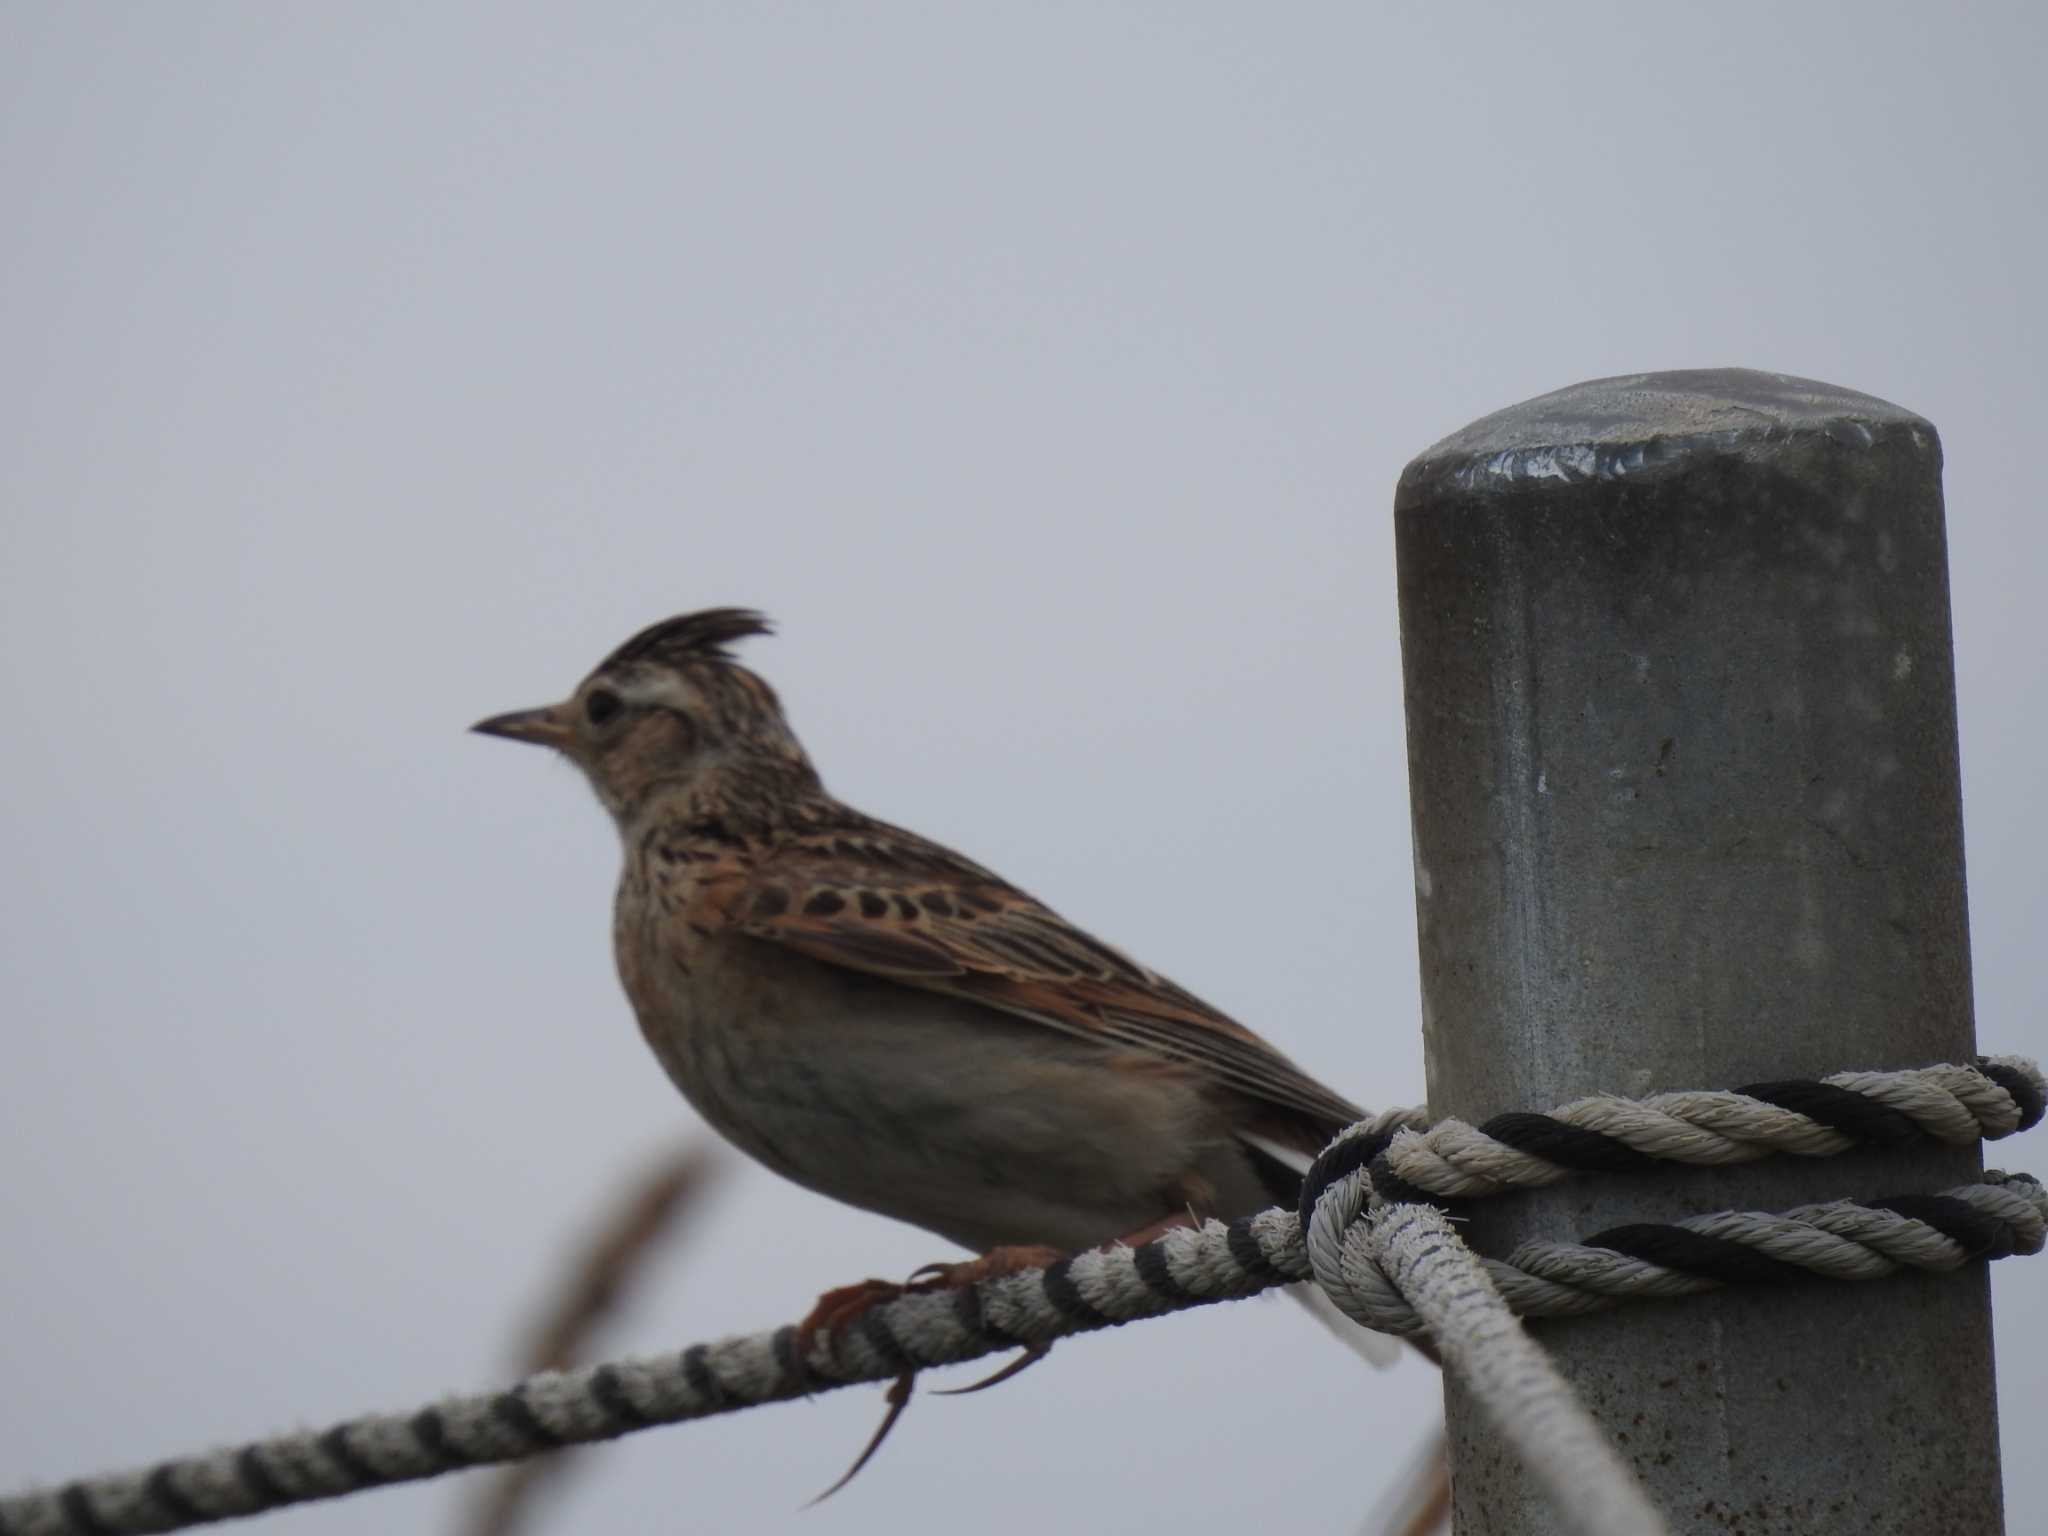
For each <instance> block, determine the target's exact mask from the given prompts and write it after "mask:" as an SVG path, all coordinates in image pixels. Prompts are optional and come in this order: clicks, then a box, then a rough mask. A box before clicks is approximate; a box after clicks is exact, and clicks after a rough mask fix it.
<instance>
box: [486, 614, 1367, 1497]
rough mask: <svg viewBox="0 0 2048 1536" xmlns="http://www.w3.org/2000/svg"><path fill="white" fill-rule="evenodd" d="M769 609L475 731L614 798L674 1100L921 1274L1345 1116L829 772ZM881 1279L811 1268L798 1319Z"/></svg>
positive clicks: (1130, 1231) (623, 878) (624, 873)
mask: <svg viewBox="0 0 2048 1536" xmlns="http://www.w3.org/2000/svg"><path fill="white" fill-rule="evenodd" d="M771 633H773V628H772V626H771V624H770V622H769V621H768V619H767V618H766V617H765V616H764V615H763V614H761V613H759V612H757V611H755V610H753V609H749V608H711V609H706V610H703V611H700V612H694V613H687V614H682V615H679V616H677V617H674V618H670V619H664V620H662V621H661V622H659V623H656V624H653V625H650V626H648V627H647V628H645V629H642V630H640V631H639V632H638V633H637V634H635V635H633V636H632V637H631V638H630V639H628V640H627V641H626V642H625V643H624V644H622V645H620V646H619V647H618V648H617V649H616V650H614V651H612V652H611V654H610V655H608V656H606V657H605V658H604V660H603V661H601V662H599V663H598V665H597V666H596V667H595V668H594V669H593V670H592V671H591V672H590V673H589V675H588V676H586V677H585V678H584V679H583V681H582V682H581V683H580V684H578V685H577V687H576V689H575V691H574V692H573V693H571V694H570V695H569V697H568V698H566V699H564V700H562V701H561V702H559V703H556V704H552V705H547V706H544V707H541V708H535V709H524V710H517V711H514V712H512V713H509V714H500V715H494V716H492V717H490V718H489V719H486V720H482V721H479V722H478V723H477V724H476V725H475V726H474V727H472V729H474V730H476V731H478V732H481V733H483V734H484V735H487V736H494V737H502V738H505V739H508V740H512V741H519V742H527V743H532V744H535V745H539V746H544V747H548V748H551V749H552V750H554V751H555V752H557V753H559V754H560V755H561V756H563V757H565V758H567V759H568V760H569V761H570V762H571V763H573V764H575V766H576V767H577V768H579V769H580V770H582V772H583V774H584V776H585V777H586V778H587V779H588V781H589V783H590V786H591V788H592V789H593V790H594V791H595V792H596V794H597V798H598V800H599V801H600V802H601V803H602V805H603V806H604V808H605V810H606V811H608V812H609V813H610V815H611V818H612V820H613V822H614V823H615V824H616V826H617V829H618V832H619V836H620V840H621V844H622V848H623V866H622V869H621V873H620V877H619V884H618V890H617V895H616V899H615V901H614V904H613V921H612V940H613V950H614V955H615V958H616V961H617V965H618V972H619V977H620V980H621V982H622V984H623V986H624V989H625V993H626V996H627V998H628V1000H629V1001H630V1003H631V1005H632V1009H633V1013H634V1015H635V1017H636V1018H637V1020H638V1022H639V1026H640V1031H641V1033H642V1035H643V1036H644V1037H645V1039H646V1041H647V1044H648V1045H649V1047H650V1048H651V1049H652V1051H653V1053H654V1056H655V1057H656V1059H657V1060H658V1061H659V1062H660V1064H661V1066H662V1067H663V1069H664V1070H665V1071H666V1072H667V1074H668V1076H669V1078H670V1080H671V1081H672V1082H673V1083H674V1085H675V1086H676V1087H677V1088H678V1089H679V1090H681V1092H682V1095H683V1097H684V1098H685V1099H687V1100H688V1101H689V1102H690V1104H691V1105H692V1106H693V1107H694V1108H695V1109H696V1110H697V1112H698V1113H699V1114H700V1115H701V1116H702V1117H703V1118H704V1120H705V1121H707V1122H708V1123H709V1124H710V1125H711V1126H712V1128H713V1129H715V1130H716V1131H717V1132H719V1133H720V1134H721V1135H722V1136H723V1137H724V1138H725V1139H726V1140H728V1141H730V1142H731V1143H733V1144H734V1145H735V1146H736V1147H738V1148H739V1149H740V1150H741V1151H742V1152H744V1153H746V1154H748V1155H749V1156H751V1157H752V1158H753V1159H755V1160H756V1161H758V1162H760V1163H762V1164H764V1165H765V1166H767V1167H768V1168H770V1169H772V1170H773V1171H774V1172H776V1173H778V1174H780V1175H782V1176H783V1177H785V1178H787V1179H790V1180H793V1181H794V1182H796V1183H797V1184H800V1185H803V1186H804V1187H806V1188H808V1189H811V1190H814V1191H816V1192H817V1193H819V1194H822V1195H825V1196H828V1197H830V1198H832V1199H835V1200H839V1201H842V1202H844V1203H846V1204H848V1205H852V1206H856V1207H859V1208H861V1209H863V1210H867V1211H872V1212H876V1213H878V1214H880V1215H883V1216H888V1217H893V1218H895V1219H897V1220H899V1221H904V1222H908V1223H909V1224H911V1225H912V1226H915V1227H919V1228H922V1229H923V1230H925V1231H927V1232H929V1233H932V1234H934V1235H936V1236H938V1237H940V1238H943V1239H946V1240H947V1241H949V1242H952V1243H954V1244H957V1245H959V1246H960V1247H962V1248H965V1249H968V1250H970V1251H971V1252H973V1253H974V1254H976V1255H978V1257H976V1258H974V1259H972V1260H967V1261H963V1262H958V1263H947V1264H939V1265H933V1266H929V1268H928V1270H927V1271H920V1272H919V1275H920V1277H921V1283H922V1284H923V1285H926V1286H946V1287H955V1286H965V1285H969V1284H972V1283H974V1282H975V1281H978V1280H980V1279H983V1278H986V1277H989V1276H992V1275H998V1274H1003V1273H1008V1272H1011V1271H1013V1270H1015V1269H1018V1268H1023V1267H1027V1266H1038V1265H1042V1264H1044V1263H1046V1262H1047V1261H1048V1259H1049V1258H1052V1257H1058V1256H1062V1255H1066V1254H1071V1253H1076V1252H1080V1251H1084V1250H1087V1249H1090V1248H1094V1247H1099V1246H1104V1245H1108V1244H1111V1243H1115V1242H1119V1241H1122V1242H1128V1243H1131V1244H1132V1245H1133V1246H1135V1245H1137V1244H1138V1243H1139V1242H1142V1241H1144V1240H1146V1239H1148V1238H1150V1237H1152V1236H1156V1235H1158V1234H1159V1233H1161V1232H1163V1231H1165V1230H1167V1229H1170V1228H1171V1227H1173V1226H1175V1225H1181V1224H1187V1223H1190V1222H1192V1221H1196V1220H1200V1219H1204V1218H1209V1217H1215V1218H1218V1219H1222V1220H1234V1219H1236V1218H1238V1217H1242V1216H1248V1215H1252V1214H1255V1213H1256V1212H1258V1211H1261V1210H1264V1209H1265V1208H1267V1207H1268V1206H1271V1205H1274V1204H1287V1205H1290V1206H1291V1205H1292V1203H1293V1202H1294V1200H1295V1199H1296V1198H1297V1196H1298V1194H1299V1190H1300V1185H1301V1178H1302V1174H1303V1171H1304V1170H1305V1169H1306V1168H1307V1166H1308V1162H1309V1159H1310V1158H1312V1157H1313V1156H1314V1154H1315V1153H1316V1152H1318V1151H1319V1150H1320V1149H1321V1148H1322V1147H1323V1146H1324V1145H1325V1144H1326V1143H1327V1142H1328V1141H1329V1140H1330V1139H1331V1137H1332V1136H1333V1135H1334V1134H1335V1133H1336V1132H1337V1131H1338V1130H1340V1129H1342V1128H1343V1127H1345V1126H1347V1125H1350V1124H1351V1123H1352V1122H1354V1121H1356V1120H1358V1119H1360V1118H1361V1117H1362V1114H1363V1112H1362V1111H1361V1110H1360V1109H1359V1108H1358V1107H1357V1106H1356V1105H1354V1104H1352V1103H1351V1102H1350V1101H1349V1100H1347V1099H1345V1098H1344V1097H1342V1096H1341V1095H1339V1094H1338V1093H1336V1092H1334V1091H1332V1090H1331V1089H1329V1088H1326V1087H1324V1086H1323V1085H1322V1084H1321V1083H1320V1082H1318V1081H1317V1080H1316V1079H1315V1078H1313V1077H1311V1076H1310V1075H1309V1074H1308V1073H1306V1072H1305V1071H1303V1070H1302V1069H1301V1068H1300V1067H1298V1066H1296V1065H1295V1064H1294V1063H1293V1062H1292V1061H1291V1060H1289V1059H1288V1058H1287V1057H1286V1056H1284V1055H1283V1054H1281V1052H1280V1051H1278V1050H1277V1049H1275V1048H1274V1047H1273V1046H1272V1045H1270V1044H1268V1043H1267V1042H1266V1041H1265V1040H1263V1039H1261V1038H1260V1037H1259V1036H1258V1035H1257V1034H1255V1033H1253V1032H1252V1031H1251V1030H1250V1029H1248V1028H1246V1027H1245V1026H1244V1025H1242V1024H1240V1023H1238V1022H1237V1021H1236V1020H1234V1019H1232V1018H1230V1017H1228V1016H1227V1015H1225V1014H1224V1013H1222V1012H1221V1011H1219V1010H1218V1009H1216V1008H1214V1007H1212V1006H1210V1005H1209V1004H1207V1003H1205V1002H1203V1001H1201V1000H1200V999H1199V998H1197V997H1196V996H1194V995H1193V994H1192V993H1190V992H1188V991H1186V990H1184V989H1183V988H1181V987H1179V986H1177V985H1175V984H1174V983H1173V982H1171V981H1169V980H1167V979H1166V978H1165V977H1164V976H1162V975H1160V974H1159V973H1158V972H1156V971H1153V970H1150V969H1148V968H1147V967H1145V966H1143V965H1141V964H1139V963H1138V962H1137V961H1135V960H1133V959H1131V958H1130V957H1128V956H1127V955H1125V954H1124V953H1123V952H1122V951H1121V950H1119V949H1116V948H1113V947H1112V946H1110V945H1109V944H1107V943H1104V942H1103V941H1102V940H1100V939H1098V938H1096V937H1095V936H1094V935H1092V934H1090V933H1089V932H1087V931H1086V930H1085V929H1083V928H1081V927H1079V926H1078V925H1076V924H1075V923H1072V922H1070V921H1068V920H1067V919H1065V918H1063V917H1061V916H1060V915H1059V914H1058V913H1056V912H1055V911H1053V909H1052V908H1050V907H1048V906H1047V905H1045V904H1044V903H1043V902H1041V901H1039V900H1037V899H1036V898H1034V897H1032V896H1030V895H1028V894H1026V893H1025V892H1024V891H1022V890H1020V889H1019V888H1018V887H1016V886H1014V885H1012V884H1011V883H1010V882H1008V881H1007V880H1005V879H1003V878H1002V877H1001V876H1000V875H998V874H996V873H995V872H994V871H992V870H989V869H987V868H984V867H983V866H982V865H980V864H977V863H975V862H974V861H973V860H971V859H969V858H967V857H965V856H963V855H962V854H959V853H956V852H954V851H953V850H952V849H950V848H947V847H944V846H942V845H940V844H939V843H936V842H934V841H932V840H931V839H929V838H926V837H922V836H920V835H918V834H917V833H915V832H911V831H908V830H906V829H904V828H902V827H899V826H895V825H892V824H891V823H889V822H886V821H882V820H879V819H877V818H875V817H872V816H868V815H865V814H863V813H862V812H860V811H858V810H855V809H854V808H853V807H851V806H849V805H847V804H845V803H844V802H842V801H840V800H838V799H837V798H835V797H834V796H833V795H832V794H831V793H830V792H829V791H828V790H827V789H826V788H825V786H824V783H823V781H822V779H821V778H820V776H819V773H818V771H817V768H816V767H815V766H814V765H813V763H812V761H811V759H810V756H809V754H808V753H806V752H805V750H804V748H803V746H802V744H801V743H800V742H799V741H798V739H797V736H796V734H795V732H794V731H793V730H792V729H791V728H790V725H789V722H788V720H787V718H786V716H785V714H784V712H783V708H782V704H781V701H780V699H779V698H778V696H777V694H776V693H775V691H774V689H773V688H772V687H771V686H770V685H769V684H768V683H767V681H765V680H764V679H763V678H762V677H761V676H759V675H758V674H757V673H755V672H754V671H752V670H751V669H749V668H748V667H746V666H743V665H742V664H741V663H740V662H739V661H738V660H737V659H736V656H735V654H734V649H733V648H734V647H735V646H736V645H737V644H738V643H739V642H741V641H743V640H748V639H752V638H754V637H759V636H765V635H769V634H771ZM900 1289H901V1287H897V1286H894V1285H892V1284H890V1283H888V1282H881V1281H869V1282H865V1283H863V1284H862V1285H859V1286H850V1287H841V1288H839V1289H838V1290H835V1291H830V1292H827V1293H826V1294H825V1295H824V1296H823V1297H821V1298H820V1301H819V1304H818V1307H817V1308H815V1309H814V1310H813V1312H812V1314H811V1316H810V1317H809V1318H807V1319H806V1323H805V1334H804V1338H805V1340H806V1342H807V1343H808V1341H809V1339H810V1337H811V1335H812V1332H813V1331H814V1330H817V1329H824V1330H827V1331H830V1330H832V1329H835V1328H838V1327H843V1326H844V1325H845V1324H846V1323H847V1322H848V1321H849V1320H851V1319H852V1318H853V1317H855V1316H857V1315H858V1314H859V1313H860V1312H861V1311H862V1310H863V1309H864V1308H866V1307H867V1306H869V1305H872V1304H873V1303H874V1302H875V1301H877V1300H879V1299H882V1298H884V1297H886V1296H888V1295H890V1294H894V1293H895V1292H896V1291H898V1290H900ZM1316 1299H1318V1300H1320V1298H1316ZM1346 1326H1348V1325H1346ZM1029 1358H1030V1357H1027V1359H1026V1360H1025V1361H1024V1362H1022V1363H1029ZM1003 1374H1008V1373H1007V1372H1006V1373H1003ZM904 1385H905V1390H906V1391H907V1383H905V1384H904ZM900 1406H901V1404H900V1401H897V1400H894V1399H892V1407H894V1408H899V1409H900ZM890 1422H893V1414H892V1418H891V1420H890ZM886 1429H887V1424H886V1423H885V1425H884V1432H886ZM877 1443H879V1436H878V1437H877ZM872 1449H873V1447H872V1446H870V1452H872ZM863 1460H865V1457H863ZM855 1470H856V1471H857V1470H858V1465H856V1468H855ZM850 1475H851V1474H849V1476H850Z"/></svg>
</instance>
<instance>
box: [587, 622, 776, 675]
mask: <svg viewBox="0 0 2048 1536" xmlns="http://www.w3.org/2000/svg"><path fill="white" fill-rule="evenodd" d="M774 633H775V626H774V625H772V624H770V623H769V622H768V616H767V615H766V614H765V613H760V612H757V611H756V610H754V609H752V608H705V609H702V610H701V611H699V612H697V613H683V614H678V615H676V617H674V618H672V619H663V620H662V621H661V622H660V623H659V624H650V625H648V626H647V627H646V628H645V629H643V630H641V631H640V633H639V634H637V635H635V636H633V638H632V639H630V640H628V641H627V642H626V643H625V644H624V645H622V646H620V647H619V648H618V649H617V650H615V651H613V652H612V653H611V655H609V656H607V657H605V659H604V661H603V662H602V663H601V664H600V665H599V667H598V669H597V670H598V671H600V672H608V671H610V670H611V669H612V668H613V667H618V666H623V665H624V664H625V663H627V662H629V661H657V662H668V663H670V664H672V665H673V664H677V663H681V662H686V661H731V660H732V659H733V654H732V651H731V650H730V647H731V646H732V645H733V644H734V643H735V642H736V641H740V640H745V639H747V638H748V637H749V636H751V635H772V634H774Z"/></svg>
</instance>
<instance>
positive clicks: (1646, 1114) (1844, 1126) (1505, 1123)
mask: <svg viewBox="0 0 2048 1536" xmlns="http://www.w3.org/2000/svg"><path fill="white" fill-rule="evenodd" d="M2042 1110H2043V1083H2042V1078H2041V1072H2040V1069H2039V1068H2038V1067H2037V1066H2035V1064H2034V1063H2033V1062H2031V1061H2029V1060H2027V1059H2026V1058H2025V1057H2021V1056H1982V1057H1979V1058H1978V1059H1977V1061H1976V1062H1975V1063H1973V1064H1971V1065H1968V1066H1960V1065H1944V1066H1935V1067H1920V1068H1916V1069H1913V1070H1910V1071H1904V1072H1838V1073H1836V1074H1835V1075H1833V1076H1832V1077H1826V1078H1822V1079H1820V1080H1819V1081H1818V1082H1815V1081H1810V1080H1793V1081H1789V1082H1776V1083H1755V1084H1752V1085H1751V1086H1749V1087H1747V1088H1740V1089H1736V1090H1734V1091H1731V1092H1688V1093H1660V1094H1656V1095H1654V1096H1653V1097H1650V1098H1646V1099H1621V1098H1613V1097H1609V1096H1604V1095H1603V1096H1600V1097H1596V1098H1586V1099H1578V1100H1575V1101H1574V1102H1572V1103H1570V1104H1566V1105H1563V1106H1562V1107H1560V1108H1558V1109H1555V1110H1552V1111H1551V1112H1550V1113H1549V1114H1547V1115H1537V1114H1525V1113H1512V1114H1505V1115H1496V1116H1495V1117H1494V1118H1493V1119H1491V1120H1488V1121H1487V1122H1486V1123H1485V1124H1484V1125H1479V1126H1473V1125H1468V1124H1467V1123H1465V1122H1464V1121H1462V1120H1441V1121H1438V1122H1437V1123H1436V1124H1435V1125H1433V1126H1431V1127H1429V1128H1428V1129H1427V1130H1422V1131H1412V1130H1411V1131H1407V1132H1404V1133H1403V1134H1400V1135H1397V1136H1395V1137H1394V1139H1393V1141H1392V1143H1391V1144H1390V1145H1389V1146H1388V1147H1387V1148H1386V1150H1385V1156H1386V1163H1385V1167H1384V1168H1382V1169H1378V1170H1375V1174H1374V1182H1375V1183H1376V1184H1377V1185H1378V1186H1379V1187H1380V1188H1381V1190H1382V1191H1383V1192H1391V1191H1393V1190H1395V1189H1401V1190H1405V1191H1413V1192H1414V1193H1415V1194H1416V1195H1418V1196H1428V1197H1431V1198H1438V1199H1472V1198H1476V1197H1479V1196H1483V1195H1493V1194H1500V1193H1502V1192H1504V1191H1506V1190H1510V1189H1535V1188H1539V1187H1541V1186H1543V1185H1546V1184H1554V1183H1556V1182H1557V1181H1558V1180H1560V1179H1563V1178H1567V1177H1569V1176H1570V1175H1571V1174H1574V1173H1581V1172H1598V1173H1626V1172H1635V1171H1639V1170H1642V1169H1647V1168H1649V1167H1651V1166H1653V1165H1654V1164H1655V1163H1657V1162H1676V1163H1687V1164H1691V1165H1694V1166H1711V1165H1720V1164H1728V1163H1747V1162H1754V1161H1756V1160H1757V1159H1758V1158H1763V1157H1770V1156H1773V1155H1775V1154H1779V1153H1786V1154H1791V1155H1793V1156H1798V1157H1828V1156H1832V1155H1833V1154H1835V1153H1838V1152H1846V1151H1848V1150H1849V1149H1850V1148H1852V1147H1858V1146H1883V1147H1899V1146H1910V1145H1912V1144H1913V1143H1914V1142H1916V1141H1933V1142H1941V1143H1947V1144H1950V1145H1955V1146H1967V1145H1968V1144H1969V1143H1971V1142H1973V1141H1997V1140H1999V1139H2000V1138H2002V1137H2006V1136H2010V1135H2012V1134H2013V1133H2014V1132H2015V1131H2021V1130H2026V1129H2029V1128H2031V1127H2032V1126H2034V1125H2036V1124H2038V1123H2039V1121H2040V1119H2041V1116H2042ZM1392 1180H1399V1181H1400V1182H1399V1184H1398V1185H1396V1184H1394V1183H1393V1182H1392Z"/></svg>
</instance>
